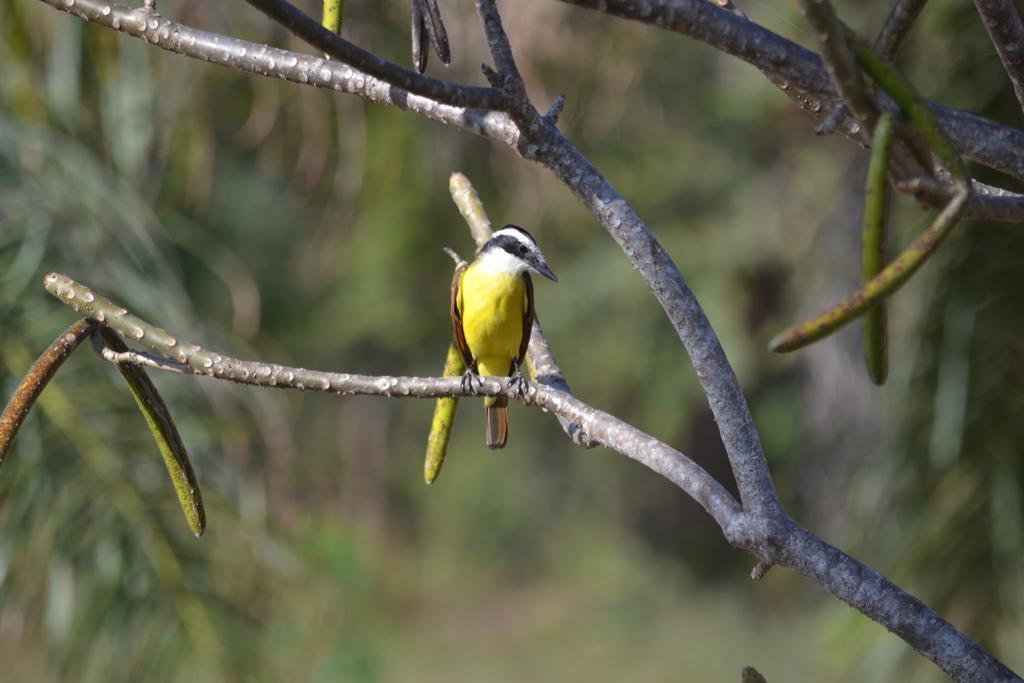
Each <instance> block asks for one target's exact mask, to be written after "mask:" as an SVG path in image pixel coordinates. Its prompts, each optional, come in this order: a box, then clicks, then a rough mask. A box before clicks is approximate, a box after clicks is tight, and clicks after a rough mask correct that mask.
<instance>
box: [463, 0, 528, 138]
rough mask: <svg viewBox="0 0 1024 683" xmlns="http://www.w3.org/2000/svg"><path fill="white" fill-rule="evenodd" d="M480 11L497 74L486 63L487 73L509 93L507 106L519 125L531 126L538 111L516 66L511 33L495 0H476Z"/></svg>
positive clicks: (485, 73)
mask: <svg viewBox="0 0 1024 683" xmlns="http://www.w3.org/2000/svg"><path fill="white" fill-rule="evenodd" d="M476 9H477V13H478V14H479V15H480V19H481V20H482V21H483V25H484V36H485V37H486V38H487V46H488V47H489V48H490V51H491V59H492V60H493V61H494V67H495V69H497V73H496V74H494V73H488V72H489V69H488V67H487V66H486V65H483V70H484V75H485V76H486V77H487V80H488V81H490V82H491V85H493V86H494V87H496V88H500V89H501V90H502V91H503V92H505V93H508V95H509V97H510V99H511V102H512V107H513V108H512V109H506V110H505V111H507V112H508V113H509V115H510V116H512V118H513V119H514V120H515V121H516V123H518V124H519V126H520V128H524V129H528V128H530V127H531V126H532V125H533V123H534V122H535V121H536V119H537V118H538V114H537V110H536V109H534V107H533V103H532V102H530V98H529V96H528V95H527V93H526V84H525V83H524V82H523V77H522V76H521V75H520V73H519V67H518V66H516V60H515V56H514V55H513V54H512V46H511V45H510V44H509V42H508V35H507V34H506V33H505V28H504V27H503V26H502V24H501V15H500V14H498V6H497V4H496V3H495V0H476Z"/></svg>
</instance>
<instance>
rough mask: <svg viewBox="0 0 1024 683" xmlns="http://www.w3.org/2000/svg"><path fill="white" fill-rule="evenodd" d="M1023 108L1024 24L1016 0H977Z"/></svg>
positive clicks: (975, 0) (976, 3)
mask: <svg viewBox="0 0 1024 683" xmlns="http://www.w3.org/2000/svg"><path fill="white" fill-rule="evenodd" d="M974 6H975V7H977V8H978V14H980V15H981V20H982V22H983V23H984V24H985V28H986V29H987V30H988V35H989V37H990V38H991V39H992V44H993V45H995V47H996V52H998V53H999V59H1000V60H1001V61H1002V62H1003V68H1004V69H1006V75H1007V76H1009V77H1010V82H1011V83H1013V92H1014V94H1016V95H1017V102H1019V103H1020V106H1021V110H1022V111H1024V23H1022V22H1021V19H1020V13H1019V12H1018V11H1017V8H1016V7H1015V6H1014V4H1013V0H974Z"/></svg>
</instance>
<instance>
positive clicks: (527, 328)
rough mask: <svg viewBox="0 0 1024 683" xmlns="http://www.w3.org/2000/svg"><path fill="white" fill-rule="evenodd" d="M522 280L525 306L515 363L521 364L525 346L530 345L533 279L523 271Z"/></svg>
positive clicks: (524, 354) (520, 365) (533, 315)
mask: <svg viewBox="0 0 1024 683" xmlns="http://www.w3.org/2000/svg"><path fill="white" fill-rule="evenodd" d="M523 280H525V281H526V308H525V310H524V311H523V338H522V340H521V341H520V342H519V359H518V361H517V365H519V367H522V366H523V359H525V358H526V348H527V347H528V346H529V345H530V334H531V333H532V332H533V319H534V317H535V314H534V312H533V280H531V279H530V274H529V273H523Z"/></svg>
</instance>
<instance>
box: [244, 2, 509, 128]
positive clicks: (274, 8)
mask: <svg viewBox="0 0 1024 683" xmlns="http://www.w3.org/2000/svg"><path fill="white" fill-rule="evenodd" d="M246 1H247V2H248V3H249V4H250V5H252V6H253V7H255V8H256V9H258V10H260V11H261V12H263V13H264V14H266V15H267V16H268V17H270V18H271V19H273V20H274V21H276V22H277V23H279V24H281V25H282V26H284V27H285V28H286V29H288V30H289V31H291V32H292V33H294V34H295V35H296V36H297V37H299V38H301V39H302V40H304V41H306V42H307V43H309V44H310V45H312V46H313V47H315V48H317V49H318V50H322V51H323V52H326V53H327V54H329V55H331V56H333V57H335V58H336V59H339V60H341V61H342V62H344V63H346V64H350V65H351V66H354V67H356V68H357V69H359V70H360V71H362V72H364V73H367V74H370V75H371V76H376V77H377V78H380V79H383V80H385V81H387V82H388V83H391V84H393V85H396V86H398V87H400V88H403V89H405V90H408V91H409V92H412V93H417V94H419V95H423V96H425V97H429V98H431V99H433V100H436V101H438V102H443V103H444V104H451V105H457V106H462V107H473V108H476V109H493V110H497V111H509V110H510V109H512V107H513V104H514V103H513V101H512V98H510V97H509V95H508V94H507V93H505V92H503V91H501V90H498V89H495V88H480V87H475V86H468V85H457V84H455V83H451V82H448V81H443V80H440V79H437V78H430V77H429V76H424V75H423V74H420V73H416V72H415V71H412V70H410V69H406V68H405V67H404V66H401V65H399V64H395V63H394V62H389V61H387V60H385V59H381V58H380V57H378V56H377V55H375V54H373V53H372V52H368V51H367V50H364V49H363V48H361V47H359V46H357V45H354V44H353V43H350V42H349V41H347V40H345V39H344V38H342V37H341V36H338V35H336V34H334V33H331V32H330V31H328V30H327V29H325V28H324V27H323V26H321V25H320V24H319V23H317V22H316V21H315V20H314V19H313V18H312V17H310V16H309V15H307V14H306V13H305V12H303V11H302V10H300V9H298V8H297V7H295V6H294V5H292V4H291V3H289V2H287V1H286V0H246Z"/></svg>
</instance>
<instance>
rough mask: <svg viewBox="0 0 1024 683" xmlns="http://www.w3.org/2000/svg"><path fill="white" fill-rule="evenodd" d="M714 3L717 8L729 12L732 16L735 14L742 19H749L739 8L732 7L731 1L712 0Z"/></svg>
mask: <svg viewBox="0 0 1024 683" xmlns="http://www.w3.org/2000/svg"><path fill="white" fill-rule="evenodd" d="M714 3H715V4H716V5H718V6H719V7H721V8H722V9H726V10H729V11H730V12H732V13H733V14H735V15H736V16H738V17H743V18H744V19H749V18H750V17H748V16H747V15H746V14H744V13H743V10H741V9H740V8H739V7H737V6H736V5H734V4H733V2H732V0H714Z"/></svg>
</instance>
